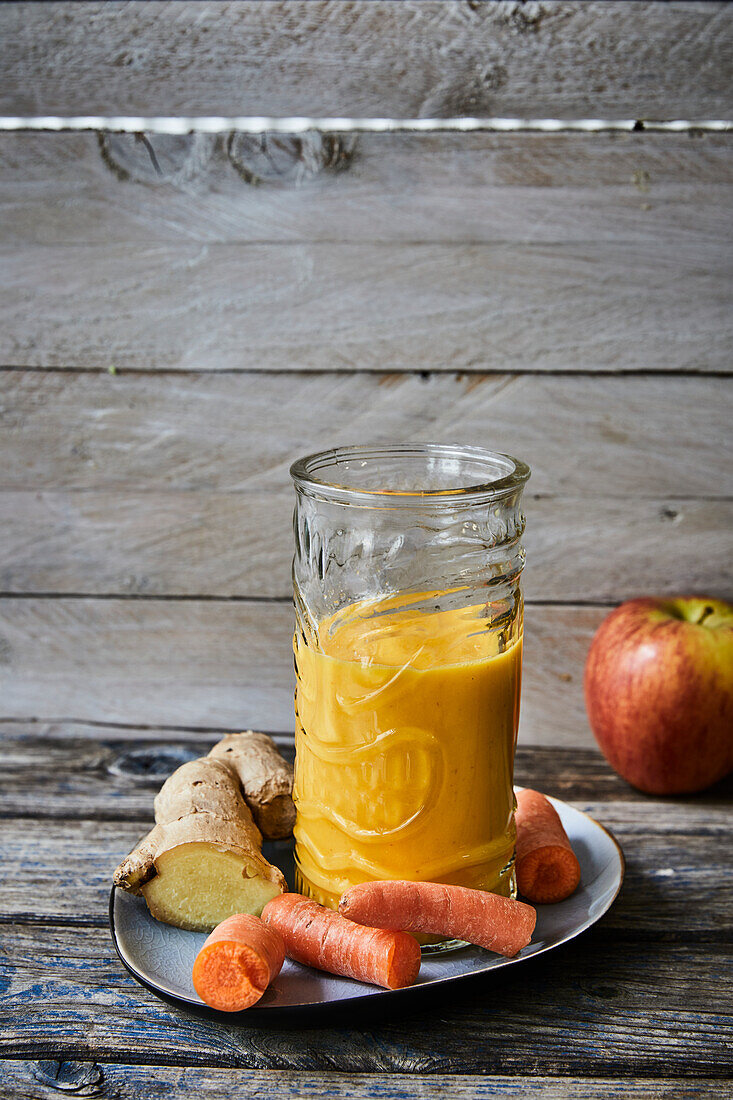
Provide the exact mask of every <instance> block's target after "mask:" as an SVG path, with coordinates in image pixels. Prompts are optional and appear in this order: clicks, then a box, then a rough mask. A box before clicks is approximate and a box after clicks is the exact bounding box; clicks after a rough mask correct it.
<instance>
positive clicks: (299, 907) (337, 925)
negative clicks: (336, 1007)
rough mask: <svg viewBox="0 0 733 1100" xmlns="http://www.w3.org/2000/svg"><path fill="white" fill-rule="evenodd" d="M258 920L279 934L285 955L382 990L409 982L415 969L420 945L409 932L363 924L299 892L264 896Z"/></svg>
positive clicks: (416, 968)
mask: <svg viewBox="0 0 733 1100" xmlns="http://www.w3.org/2000/svg"><path fill="white" fill-rule="evenodd" d="M262 919H263V921H264V922H265V924H266V925H267V926H268V928H273V929H275V930H276V931H278V932H279V933H280V935H281V936H282V938H283V940H284V941H285V954H286V955H287V956H288V958H291V959H295V961H296V962H299V963H304V964H305V965H306V966H313V967H315V968H316V970H327V971H329V972H330V973H331V974H342V975H344V976H345V977H347V978H356V980H357V981H359V982H371V983H372V985H381V986H384V987H385V988H386V989H401V988H402V987H403V986H406V985H412V983H413V982H414V981H415V979H416V978H417V975H418V971H419V970H420V945H419V944H418V942H417V940H416V939H415V938H414V937H413V936H408V935H407V933H405V932H385V931H384V930H383V929H381V928H363V927H362V926H361V925H359V924H354V923H353V922H352V921H350V920H347V919H346V918H345V917H342V916H340V915H339V914H338V913H335V912H334V911H333V910H332V909H326V908H324V906H322V905H319V904H318V903H317V902H315V901H311V899H310V898H306V897H303V895H302V894H280V896H279V897H276V898H273V899H272V901H268V903H267V905H266V906H265V908H264V909H263V910H262Z"/></svg>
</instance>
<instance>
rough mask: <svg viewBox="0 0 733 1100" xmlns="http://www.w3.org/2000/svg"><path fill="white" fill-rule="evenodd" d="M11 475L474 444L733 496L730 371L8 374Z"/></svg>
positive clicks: (536, 488) (552, 480) (1, 408)
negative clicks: (392, 444) (343, 447)
mask: <svg viewBox="0 0 733 1100" xmlns="http://www.w3.org/2000/svg"><path fill="white" fill-rule="evenodd" d="M0 387H2V388H1V391H0V393H1V398H0V400H1V402H2V403H1V404H0V425H1V426H2V431H0V487H1V488H2V489H4V490H8V489H10V490H22V491H28V490H33V491H37V492H42V491H45V492H49V491H52V490H61V489H64V490H65V489H83V490H86V491H89V490H93V491H97V492H103V491H110V492H111V491H113V490H115V491H130V492H135V493H140V494H142V493H144V492H149V491H151V490H154V491H156V492H160V491H163V490H165V491H168V490H175V491H183V490H187V491H192V490H201V491H205V492H209V491H210V492H212V493H231V494H232V496H233V504H235V503H236V496H237V495H238V494H246V493H257V492H260V493H270V492H273V491H281V490H287V491H289V486H290V479H289V477H288V467H289V465H290V463H291V462H292V461H293V460H294V459H295V458H297V457H299V456H300V455H301V454H306V453H308V452H310V451H313V450H319V449H321V448H325V447H331V446H336V445H338V444H344V443H354V442H374V443H378V442H385V441H394V440H407V441H409V440H420V439H428V438H429V439H432V440H434V441H435V442H439V443H440V442H450V443H454V442H456V441H460V442H465V443H475V444H479V445H482V446H487V447H491V448H492V449H494V450H501V451H507V452H509V453H510V454H516V455H517V456H519V457H521V458H522V459H524V460H526V461H527V462H529V464H530V466H531V467H532V470H533V473H532V478H531V480H530V482H529V484H528V486H527V495H528V496H532V495H533V494H540V495H542V496H547V495H551V496H558V495H563V496H567V497H589V498H594V499H596V500H604V499H609V498H613V497H616V498H619V499H623V500H627V499H629V498H633V499H635V500H637V501H639V500H644V499H646V500H659V501H661V500H662V499H664V498H669V499H670V500H676V499H679V498H684V497H698V498H710V499H720V498H731V497H733V472H732V471H731V463H730V458H729V453H728V448H729V445H730V426H731V421H732V420H733V387H731V386H730V384H729V383H728V381H727V380H726V379H720V378H698V377H680V378H676V377H675V378H672V377H664V378H654V377H649V376H642V377H630V378H624V377H622V378H615V377H570V376H549V375H548V376H547V377H545V376H526V377H511V376H507V375H499V376H473V375H471V376H464V377H460V376H455V375H448V374H446V375H433V376H427V377H421V376H419V375H418V376H414V375H396V374H381V375H376V374H375V375H370V374H355V375H351V374H348V373H345V374H338V373H336V374H318V375H314V376H309V375H298V374H292V373H291V374H288V375H282V376H280V375H278V376H275V377H273V376H268V375H258V374H256V373H250V374H244V375H236V374H233V375H219V374H206V373H205V372H203V373H198V374H196V373H187V374H185V375H176V374H167V373H161V374H160V375H156V374H122V375H118V376H112V375H108V374H107V373H106V372H104V373H101V374H96V373H85V372H81V373H76V372H63V371H54V372H50V373H47V374H44V373H42V372H33V371H24V372H15V371H8V372H0Z"/></svg>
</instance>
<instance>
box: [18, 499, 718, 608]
mask: <svg viewBox="0 0 733 1100" xmlns="http://www.w3.org/2000/svg"><path fill="white" fill-rule="evenodd" d="M293 502H294V494H293V492H292V491H290V490H287V489H283V490H281V491H277V492H272V493H259V492H256V491H255V492H243V493H238V494H231V493H216V492H212V491H210V490H209V491H207V490H191V491H184V492H180V491H176V490H168V491H165V490H163V491H155V490H154V489H152V490H151V491H149V492H142V491H137V492H134V491H122V492H120V491H117V490H115V489H112V490H109V489H107V490H100V491H95V490H90V491H85V490H77V491H74V490H66V491H51V492H40V491H37V490H27V491H25V492H21V491H12V490H10V491H8V490H6V491H3V490H0V590H2V591H3V592H4V593H6V594H11V593H37V594H39V595H40V594H85V595H104V594H117V595H122V596H124V595H145V596H165V595H185V596H192V595H202V594H204V595H212V596H220V597H230V596H252V595H259V596H264V597H269V598H277V599H286V598H287V597H288V596H289V595H290V592H291V589H292V582H291V561H292V546H291V542H292V538H291V517H292V511H293ZM525 514H526V517H527V533H526V536H525V540H524V542H525V546H526V548H527V561H528V564H527V567H526V569H525V573H524V591H525V595H526V598H527V599H528V600H530V601H532V600H555V601H561V600H570V601H585V600H591V601H593V600H595V601H597V602H604V601H617V600H622V599H626V598H628V597H629V596H632V595H636V594H638V593H639V592H642V591H649V592H655V593H657V594H677V593H679V592H680V591H681V590H684V591H697V592H707V591H710V592H713V593H715V592H717V593H719V594H720V595H726V594H733V553H732V551H733V534H732V532H733V501H725V500H695V499H692V498H687V499H683V500H676V499H667V498H657V499H652V500H645V499H642V500H638V499H634V498H631V499H630V500H628V501H626V500H622V499H619V498H616V497H614V498H612V499H610V500H595V499H593V498H588V497H565V496H562V495H561V496H551V497H539V498H538V499H535V498H533V496H532V494H529V496H528V499H527V502H526V505H525ZM701 545H704V547H705V553H704V554H701V553H700V546H701Z"/></svg>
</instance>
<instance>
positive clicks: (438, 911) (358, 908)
mask: <svg viewBox="0 0 733 1100" xmlns="http://www.w3.org/2000/svg"><path fill="white" fill-rule="evenodd" d="M277 900H279V899H277V898H276V899H275V901H277ZM269 904H270V905H273V904H275V903H274V902H270V903H269ZM339 912H340V913H342V914H343V915H344V916H346V917H349V919H350V920H354V921H357V922H358V923H359V924H373V925H376V926H378V927H381V928H401V929H402V930H403V931H405V932H415V933H422V934H427V935H438V936H449V937H450V938H451V939H457V940H466V941H467V942H468V943H476V944H478V945H479V946H480V947H485V948H487V949H488V950H489V951H496V952H497V954H499V955H507V956H509V957H511V956H512V955H516V954H517V952H518V951H520V950H521V949H522V948H523V947H526V946H527V944H528V943H529V941H530V940H531V938H532V932H533V931H534V926H535V920H536V919H537V914H536V913H535V911H534V909H533V908H532V906H531V905H525V904H524V903H523V902H521V901H512V899H511V898H502V897H499V895H498V894H489V893H488V892H486V891H484V890H470V889H468V887H466V886H447V885H445V884H444V883H441V882H402V881H391V882H387V881H384V882H362V883H361V884H360V885H359V886H352V887H351V889H350V890H347V891H346V893H345V894H344V895H343V897H342V898H341V901H340V902H339Z"/></svg>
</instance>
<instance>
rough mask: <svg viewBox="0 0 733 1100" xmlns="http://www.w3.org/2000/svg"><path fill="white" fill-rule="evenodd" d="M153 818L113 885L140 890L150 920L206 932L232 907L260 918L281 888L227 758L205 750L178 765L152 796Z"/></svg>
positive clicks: (282, 882) (282, 883) (231, 911)
mask: <svg viewBox="0 0 733 1100" xmlns="http://www.w3.org/2000/svg"><path fill="white" fill-rule="evenodd" d="M155 821H156V824H155V827H154V828H153V829H152V830H151V831H150V832H149V833H148V835H147V836H145V837H143V839H142V840H141V841H140V842H139V844H137V846H136V847H135V848H134V849H133V851H132V852H131V853H130V855H129V856H128V857H127V858H126V859H124V860H123V861H122V863H121V864H120V865H119V867H118V868H117V870H116V871H115V873H114V883H115V885H116V886H120V887H121V888H122V889H123V890H129V891H131V892H132V893H134V894H142V896H143V897H144V898H145V901H146V902H147V905H148V908H149V910H150V912H151V913H152V915H153V916H154V917H155V918H156V920H160V921H164V922H165V923H166V924H173V925H176V926H177V927H178V928H186V929H189V930H190V931H193V932H206V931H211V929H212V928H214V927H215V926H216V925H217V924H219V923H220V922H221V921H222V920H225V919H226V917H229V916H232V914H234V913H251V914H253V915H255V916H259V914H260V913H261V912H262V908H263V906H264V905H265V904H266V903H267V902H268V901H270V900H271V899H272V898H274V897H276V896H277V895H278V894H281V893H282V892H283V890H285V889H286V888H287V884H286V882H285V879H284V878H283V875H282V873H281V872H280V871H279V870H278V869H277V867H273V866H272V864H270V863H268V862H267V860H266V859H265V857H264V856H263V855H262V852H261V850H260V849H261V847H262V836H261V834H260V831H259V829H258V828H257V826H256V825H255V823H254V821H253V820H252V814H251V813H250V811H249V808H248V806H247V804H246V802H245V801H244V799H243V797H242V793H241V790H240V785H239V780H238V778H237V776H236V774H235V773H234V771H233V770H232V768H231V767H230V766H229V765H228V764H227V763H224V762H223V761H220V760H215V759H211V758H210V757H208V756H204V757H201V758H200V759H198V760H191V761H189V762H188V763H187V764H183V765H182V766H181V767H180V768H178V769H177V771H175V772H174V773H173V775H171V776H170V778H169V779H167V780H166V782H165V783H164V784H163V786H162V787H161V789H160V791H159V793H158V795H157V796H156V799H155Z"/></svg>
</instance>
